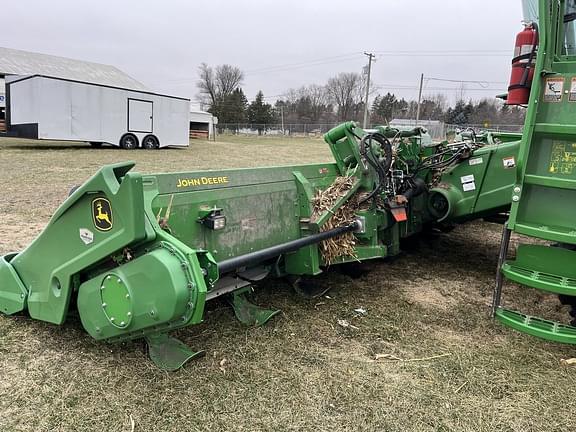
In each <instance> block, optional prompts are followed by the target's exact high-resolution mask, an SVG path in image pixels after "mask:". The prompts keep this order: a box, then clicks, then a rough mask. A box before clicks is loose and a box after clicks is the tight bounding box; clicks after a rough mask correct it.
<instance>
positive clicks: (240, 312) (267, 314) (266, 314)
mask: <svg viewBox="0 0 576 432" xmlns="http://www.w3.org/2000/svg"><path fill="white" fill-rule="evenodd" d="M228 302H229V303H230V305H231V306H232V307H233V308H234V314H235V315H236V318H238V321H240V322H241V323H242V324H245V325H249V326H260V325H263V324H266V323H267V322H268V321H269V320H270V318H272V317H273V316H274V315H277V314H279V313H280V311H279V310H272V309H265V308H262V307H260V306H256V305H255V304H253V303H250V302H249V301H248V299H247V298H246V293H245V291H244V292H240V293H233V294H231V295H230V296H228Z"/></svg>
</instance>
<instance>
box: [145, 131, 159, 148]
mask: <svg viewBox="0 0 576 432" xmlns="http://www.w3.org/2000/svg"><path fill="white" fill-rule="evenodd" d="M158 147H160V142H158V138H156V137H155V136H154V135H146V136H145V137H144V139H143V140H142V148H145V149H147V150H154V149H157V148H158Z"/></svg>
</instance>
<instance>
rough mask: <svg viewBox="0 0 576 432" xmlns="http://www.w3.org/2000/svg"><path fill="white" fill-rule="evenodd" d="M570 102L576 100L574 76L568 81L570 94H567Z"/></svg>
mask: <svg viewBox="0 0 576 432" xmlns="http://www.w3.org/2000/svg"><path fill="white" fill-rule="evenodd" d="M568 100H569V101H570V102H576V77H572V80H571V81H570V94H569V95H568Z"/></svg>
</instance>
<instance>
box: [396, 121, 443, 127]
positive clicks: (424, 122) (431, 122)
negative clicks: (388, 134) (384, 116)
mask: <svg viewBox="0 0 576 432" xmlns="http://www.w3.org/2000/svg"><path fill="white" fill-rule="evenodd" d="M390 124H397V125H407V126H410V125H415V124H416V119H393V120H390ZM418 124H420V125H430V126H431V125H441V124H442V122H441V121H440V120H424V119H420V120H418Z"/></svg>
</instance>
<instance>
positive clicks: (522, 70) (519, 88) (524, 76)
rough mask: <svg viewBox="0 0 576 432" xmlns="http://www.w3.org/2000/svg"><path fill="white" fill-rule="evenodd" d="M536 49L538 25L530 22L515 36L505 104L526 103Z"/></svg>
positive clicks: (528, 96)
mask: <svg viewBox="0 0 576 432" xmlns="http://www.w3.org/2000/svg"><path fill="white" fill-rule="evenodd" d="M537 49H538V26H537V25H536V23H530V24H527V25H526V26H525V27H524V30H522V31H521V32H520V33H518V35H517V36H516V45H515V47H514V58H513V59H512V73H511V74H510V85H509V86H508V98H507V100H506V104H507V105H525V104H527V103H528V99H529V98H530V86H531V85H532V78H533V77H534V67H535V65H536V51H537Z"/></svg>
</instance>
